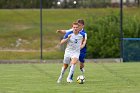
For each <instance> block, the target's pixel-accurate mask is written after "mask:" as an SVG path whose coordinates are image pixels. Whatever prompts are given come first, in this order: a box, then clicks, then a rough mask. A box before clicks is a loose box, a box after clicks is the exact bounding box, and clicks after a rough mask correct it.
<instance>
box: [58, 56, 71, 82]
mask: <svg viewBox="0 0 140 93" xmlns="http://www.w3.org/2000/svg"><path fill="white" fill-rule="evenodd" d="M63 63H64V64H63V66H62V69H61V73H60V76H59V78H58V80H57V83H60V82H61V80H62V78H63V76H64V73H65V71H66V69H67V67H68V64H69V63H70V58H69V57H64V60H63Z"/></svg>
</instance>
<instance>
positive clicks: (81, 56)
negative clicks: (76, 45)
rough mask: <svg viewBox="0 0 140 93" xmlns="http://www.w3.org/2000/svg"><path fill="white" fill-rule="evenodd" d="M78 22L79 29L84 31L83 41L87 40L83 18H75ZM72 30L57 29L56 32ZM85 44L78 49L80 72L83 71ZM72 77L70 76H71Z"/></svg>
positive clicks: (62, 32)
mask: <svg viewBox="0 0 140 93" xmlns="http://www.w3.org/2000/svg"><path fill="white" fill-rule="evenodd" d="M77 22H78V24H79V31H80V32H83V33H85V41H87V33H86V31H85V30H84V25H85V23H84V20H83V19H78V20H77ZM70 31H72V29H69V30H57V31H56V32H58V33H61V34H66V33H68V32H70ZM86 48H87V47H86V45H85V46H84V47H83V48H82V49H81V50H80V56H79V61H80V70H81V72H82V74H83V73H84V72H85V69H84V63H85V56H86ZM71 78H72V77H71Z"/></svg>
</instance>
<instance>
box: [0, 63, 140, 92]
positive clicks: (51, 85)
mask: <svg viewBox="0 0 140 93" xmlns="http://www.w3.org/2000/svg"><path fill="white" fill-rule="evenodd" d="M139 65H140V63H135V62H131V63H86V66H85V69H86V73H85V77H86V82H85V83H84V84H78V83H76V77H77V76H78V75H80V70H79V66H78V64H77V66H76V69H75V70H76V71H75V74H74V82H73V83H71V84H70V83H67V82H66V77H67V74H68V70H67V71H66V73H65V75H64V79H63V81H62V83H60V84H57V83H56V81H57V78H58V76H59V74H60V70H61V66H62V64H60V63H55V64H53V63H48V64H1V65H0V93H139V91H140V89H139V88H140V83H139V82H140V78H139V77H140V74H139V73H140V68H139Z"/></svg>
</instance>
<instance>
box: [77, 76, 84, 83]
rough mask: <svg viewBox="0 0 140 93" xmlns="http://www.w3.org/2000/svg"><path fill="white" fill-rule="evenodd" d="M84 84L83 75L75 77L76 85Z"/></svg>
mask: <svg viewBox="0 0 140 93" xmlns="http://www.w3.org/2000/svg"><path fill="white" fill-rule="evenodd" d="M84 82H85V77H84V76H83V75H80V76H78V77H77V83H79V84H84Z"/></svg>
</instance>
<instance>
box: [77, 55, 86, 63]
mask: <svg viewBox="0 0 140 93" xmlns="http://www.w3.org/2000/svg"><path fill="white" fill-rule="evenodd" d="M85 57H86V53H80V56H79V61H80V62H81V63H84V62H85Z"/></svg>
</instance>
